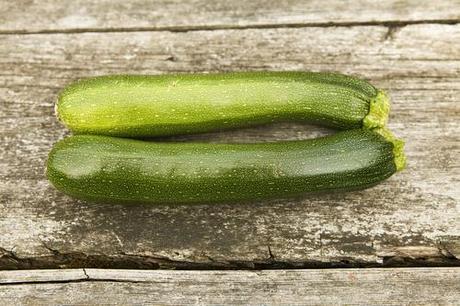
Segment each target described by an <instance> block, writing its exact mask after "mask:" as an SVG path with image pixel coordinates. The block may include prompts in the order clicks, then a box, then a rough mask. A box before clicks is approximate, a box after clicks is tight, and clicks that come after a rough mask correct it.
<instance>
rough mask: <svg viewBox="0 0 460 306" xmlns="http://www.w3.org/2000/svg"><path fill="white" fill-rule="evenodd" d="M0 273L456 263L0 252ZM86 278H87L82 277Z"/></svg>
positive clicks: (451, 259) (439, 262) (439, 261)
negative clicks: (59, 269) (21, 271)
mask: <svg viewBox="0 0 460 306" xmlns="http://www.w3.org/2000/svg"><path fill="white" fill-rule="evenodd" d="M0 251H1V252H3V256H0V269H3V270H16V269H44V268H45V269H51V268H115V269H175V270H240V269H242V270H263V269H302V268H356V267H419V266H432V267H457V266H460V259H458V258H456V257H455V256H452V255H450V254H448V253H446V252H441V251H440V252H439V256H431V257H430V256H426V257H422V256H421V257H414V256H413V254H409V255H407V256H406V255H405V254H403V253H400V254H394V255H383V256H381V257H382V259H383V260H382V261H381V264H377V263H376V262H366V261H361V260H357V259H354V258H348V257H344V258H338V259H337V260H335V261H331V262H321V261H317V260H305V261H283V260H278V259H276V257H275V256H274V254H273V252H272V250H271V247H270V246H268V252H269V257H268V258H267V259H264V260H253V261H251V260H247V261H245V260H217V259H211V258H208V259H209V261H201V262H200V261H193V262H192V261H181V260H173V259H170V258H165V257H159V256H140V255H126V254H117V255H111V256H108V255H87V254H83V253H61V252H59V251H58V250H50V252H52V254H53V255H51V256H39V257H18V256H17V255H16V254H15V253H14V252H11V251H7V250H5V249H3V248H0ZM85 275H86V276H87V274H85Z"/></svg>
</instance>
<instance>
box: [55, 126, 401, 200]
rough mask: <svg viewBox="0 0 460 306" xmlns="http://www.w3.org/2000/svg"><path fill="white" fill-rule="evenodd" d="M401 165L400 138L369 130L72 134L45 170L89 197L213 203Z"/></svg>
mask: <svg viewBox="0 0 460 306" xmlns="http://www.w3.org/2000/svg"><path fill="white" fill-rule="evenodd" d="M403 166H404V156H403V151H402V143H401V142H399V141H398V140H395V139H393V138H391V136H389V135H387V134H385V136H382V135H380V134H378V133H376V132H373V131H369V130H349V131H344V132H339V133H337V134H335V135H332V136H327V137H322V138H317V139H311V140H304V141H288V142H274V143H261V144H213V143H168V142H163V143H159V142H146V141H140V140H133V139H123V138H113V137H108V136H94V135H76V136H71V137H68V138H65V139H64V140H62V141H60V142H58V143H57V144H56V145H55V146H54V148H53V150H52V151H51V153H50V155H49V159H48V169H47V175H48V178H49V180H50V181H51V182H52V183H53V185H54V186H56V188H58V189H59V190H62V191H63V192H65V193H67V194H69V195H71V196H74V197H76V198H79V199H84V200H89V201H96V202H114V203H115V202H117V203H119V202H121V203H143V202H145V203H196V202H199V203H202V202H216V203H217V202H232V201H246V200H255V199H271V198H284V197H292V196H300V195H303V194H306V193H309V192H319V191H340V190H354V189H362V188H366V187H369V186H372V185H375V184H376V183H378V182H380V181H382V180H384V179H386V178H388V177H389V176H391V175H392V174H393V173H395V172H396V171H397V170H399V169H402V167H403Z"/></svg>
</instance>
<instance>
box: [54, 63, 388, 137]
mask: <svg viewBox="0 0 460 306" xmlns="http://www.w3.org/2000/svg"><path fill="white" fill-rule="evenodd" d="M56 111H57V115H58V117H59V118H60V119H61V120H62V121H63V122H64V124H65V125H67V127H68V128H69V129H70V130H72V131H73V132H74V133H76V134H97V135H108V136H121V137H150V136H161V135H175V134H189V133H200V132H209V131H216V130H223V129H228V128H237V127H245V126H251V125H258V124H267V123H272V122H280V121H295V122H308V123H316V124H320V125H325V126H330V127H333V128H339V129H355V128H361V127H364V128H370V129H371V128H377V127H383V126H384V125H385V122H386V120H387V117H388V112H389V100H388V98H387V97H386V95H385V94H384V93H383V92H382V91H380V90H378V89H376V88H375V87H374V86H372V85H371V84H369V83H368V82H366V81H364V80H360V79H357V78H354V77H350V76H345V75H341V74H333V73H315V72H240V73H214V74H175V75H159V76H142V75H115V76H104V77H97V78H91V79H85V80H81V81H78V82H76V83H74V84H72V85H70V86H68V87H67V88H66V89H65V90H64V91H63V92H62V93H61V94H60V96H59V99H58V102H57V105H56Z"/></svg>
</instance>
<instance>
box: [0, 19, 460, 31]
mask: <svg viewBox="0 0 460 306" xmlns="http://www.w3.org/2000/svg"><path fill="white" fill-rule="evenodd" d="M458 23H460V20H459V19H432V20H412V21H356V22H311V23H308V22H306V23H284V24H270V23H267V24H263V23H261V24H249V25H230V24H229V25H226V24H221V25H196V26H152V27H126V28H125V27H113V28H91V27H89V28H68V29H44V30H35V31H34V30H0V35H37V34H79V33H122V32H196V31H219V30H250V29H283V28H309V27H313V28H328V27H358V26H384V27H389V28H390V29H394V28H400V27H405V26H409V25H418V24H446V25H456V24H458Z"/></svg>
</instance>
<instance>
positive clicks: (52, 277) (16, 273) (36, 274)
mask: <svg viewBox="0 0 460 306" xmlns="http://www.w3.org/2000/svg"><path fill="white" fill-rule="evenodd" d="M103 271H105V270H98V271H97V272H98V273H99V274H98V275H103ZM116 271H117V270H112V273H115V272H116ZM118 273H119V272H118ZM86 279H88V275H87V274H86V273H85V270H83V269H64V270H54V269H46V270H11V271H1V270H0V286H2V285H7V284H17V283H48V282H72V281H81V280H86ZM0 291H1V289H0ZM0 298H1V295H0Z"/></svg>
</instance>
